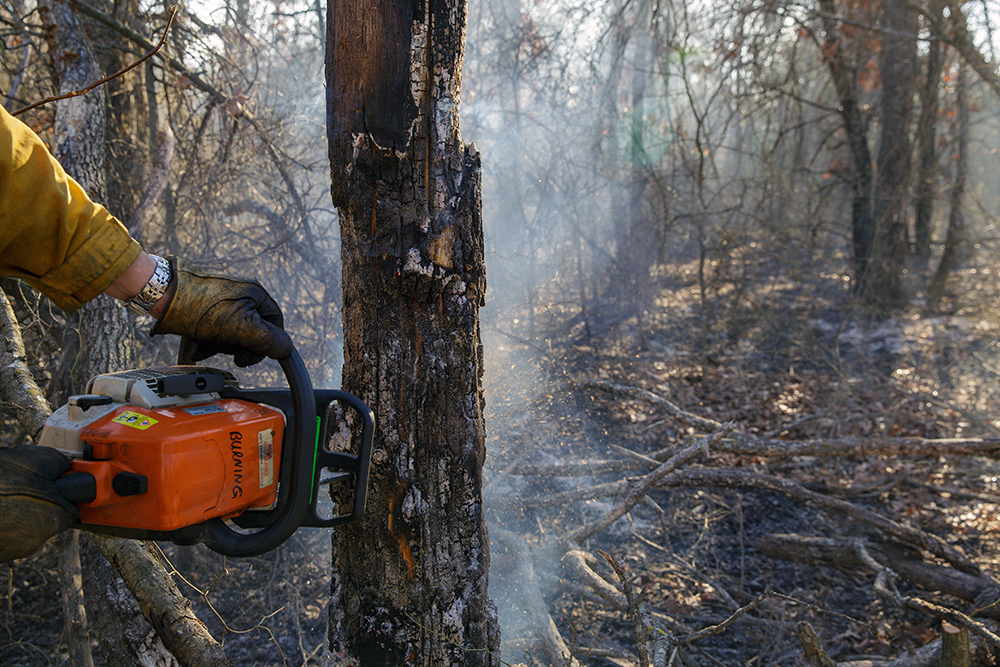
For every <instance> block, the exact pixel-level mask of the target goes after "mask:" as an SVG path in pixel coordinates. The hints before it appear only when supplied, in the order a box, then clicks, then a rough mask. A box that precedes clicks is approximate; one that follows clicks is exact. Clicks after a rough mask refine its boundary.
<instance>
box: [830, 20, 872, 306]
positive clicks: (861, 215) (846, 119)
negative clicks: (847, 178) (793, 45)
mask: <svg viewBox="0 0 1000 667" xmlns="http://www.w3.org/2000/svg"><path fill="white" fill-rule="evenodd" d="M819 6H820V9H821V11H822V15H823V21H822V24H823V32H824V35H825V37H824V41H823V47H822V55H823V61H824V62H825V63H826V66H827V69H828V70H829V71H830V78H831V79H833V85H834V88H835V89H836V91H837V99H838V100H839V102H840V118H841V122H843V124H844V134H845V135H847V144H848V146H849V148H850V153H851V164H852V170H851V194H852V199H851V248H852V251H853V252H852V258H853V268H854V277H855V279H854V288H855V291H857V292H861V291H862V289H863V285H864V282H865V276H867V275H868V265H869V262H870V260H871V254H872V247H873V242H874V236H875V220H874V218H873V217H872V184H873V178H872V156H871V151H870V149H869V148H868V124H867V122H866V121H865V119H864V117H863V116H862V114H861V109H860V105H859V100H858V89H857V85H858V82H857V79H858V71H857V65H856V64H854V63H852V62H851V59H850V57H849V55H848V53H847V48H846V46H847V45H846V38H845V37H844V36H843V35H842V34H841V32H840V30H839V28H838V22H837V19H836V17H837V3H836V2H835V1H834V0H819Z"/></svg>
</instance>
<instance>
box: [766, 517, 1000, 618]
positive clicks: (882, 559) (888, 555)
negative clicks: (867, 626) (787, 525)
mask: <svg viewBox="0 0 1000 667" xmlns="http://www.w3.org/2000/svg"><path fill="white" fill-rule="evenodd" d="M865 546H866V549H867V553H869V554H870V555H871V557H872V558H873V559H874V560H875V561H876V562H878V563H880V564H881V565H883V566H886V567H889V568H891V569H892V570H893V571H894V572H895V573H896V574H898V575H899V576H901V577H903V578H904V579H906V580H907V581H909V582H911V583H913V584H914V585H916V586H919V587H921V588H924V589H926V590H932V591H941V592H942V593H947V594H948V595H953V596H955V597H957V598H959V599H961V600H965V601H967V602H972V603H976V602H978V601H981V600H983V599H984V597H985V596H988V595H989V594H990V593H993V594H994V595H997V596H1000V584H998V583H997V582H996V581H994V580H993V579H990V578H989V577H986V576H985V575H972V574H966V573H965V572H959V571H958V570H955V569H953V568H950V567H946V566H944V565H938V564H936V563H928V562H927V561H924V560H921V559H920V558H919V553H917V552H911V553H910V554H907V553H905V552H903V551H902V550H900V549H898V548H897V549H890V548H888V546H887V545H878V544H866V545H865ZM754 548H755V549H757V550H758V551H760V552H761V553H762V554H764V555H765V556H767V557H768V558H782V559H785V560H794V561H796V562H799V563H806V564H809V565H820V566H824V567H834V568H856V567H862V566H865V563H863V562H862V560H861V558H860V555H859V553H858V551H857V549H856V547H855V544H854V540H852V539H849V538H843V537H806V536H803V535H766V536H764V537H761V538H759V539H757V540H756V541H755V542H754ZM914 556H916V557H914ZM977 606H978V605H977ZM979 615H982V616H987V617H991V618H996V617H1000V608H997V607H987V608H985V609H982V610H981V611H980V612H979Z"/></svg>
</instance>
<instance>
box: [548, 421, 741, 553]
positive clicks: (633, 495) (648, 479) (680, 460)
mask: <svg viewBox="0 0 1000 667" xmlns="http://www.w3.org/2000/svg"><path fill="white" fill-rule="evenodd" d="M731 430H732V426H731V425H725V426H722V427H721V428H719V429H718V430H717V431H715V432H714V433H712V434H711V435H709V436H707V437H705V438H703V439H702V440H700V441H699V442H698V443H696V444H694V445H692V446H690V447H688V448H686V449H683V450H681V451H679V452H677V454H675V455H674V456H672V457H671V458H670V459H668V460H667V461H665V462H664V463H662V464H661V465H660V467H658V468H657V469H656V470H654V471H653V472H651V473H649V474H648V475H646V476H645V477H643V478H641V479H639V480H637V481H636V482H633V483H630V484H629V489H628V494H627V495H626V496H625V498H623V499H622V500H621V501H620V502H619V503H618V504H617V505H616V506H615V507H614V509H612V510H611V511H610V512H608V513H607V514H605V515H604V516H603V517H601V518H600V519H598V520H597V521H595V522H593V523H591V524H588V525H585V526H581V527H580V528H577V529H576V530H574V531H573V532H572V533H570V534H569V535H567V536H566V539H567V540H568V541H570V542H576V543H577V544H579V543H581V542H583V541H584V540H585V539H587V538H588V537H591V536H593V535H596V534H597V533H599V532H601V531H602V530H604V529H605V528H607V527H608V526H610V525H611V524H613V523H614V522H615V521H617V520H618V519H620V518H621V517H623V516H625V514H626V513H628V512H629V511H630V510H631V509H632V508H633V507H635V506H636V505H638V504H639V503H640V502H642V499H643V498H645V496H646V494H647V493H649V492H650V490H652V489H653V488H655V487H656V485H657V484H658V483H659V482H660V480H662V479H663V478H664V477H665V476H667V475H669V474H670V473H672V472H674V471H675V470H677V468H679V467H681V466H682V465H685V464H686V463H689V462H690V461H692V460H694V459H695V457H697V456H699V455H701V454H707V453H708V450H709V447H711V446H712V445H713V444H714V443H716V442H718V441H719V440H720V439H722V438H723V437H724V436H725V435H726V434H727V433H729V431H731Z"/></svg>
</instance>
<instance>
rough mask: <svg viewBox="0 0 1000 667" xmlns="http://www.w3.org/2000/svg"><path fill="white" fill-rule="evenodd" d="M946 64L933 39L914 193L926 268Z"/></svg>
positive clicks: (917, 238)
mask: <svg viewBox="0 0 1000 667" xmlns="http://www.w3.org/2000/svg"><path fill="white" fill-rule="evenodd" d="M943 64H944V46H943V45H942V43H941V42H939V41H932V42H931V43H930V44H929V45H928V47H927V78H926V79H925V80H924V87H923V89H922V90H921V91H920V120H919V121H918V123H917V142H918V143H919V147H920V158H919V160H920V163H919V171H918V173H917V184H916V192H915V194H914V205H913V210H914V215H915V218H916V219H915V220H914V223H913V227H914V233H913V236H914V239H913V241H914V251H915V254H916V255H917V257H918V258H919V259H920V261H921V265H922V267H923V268H926V266H927V261H928V260H929V259H930V256H931V236H932V235H933V219H932V217H933V214H934V190H935V187H934V184H935V181H936V180H937V175H938V171H937V115H938V86H939V85H940V83H941V69H942V66H943Z"/></svg>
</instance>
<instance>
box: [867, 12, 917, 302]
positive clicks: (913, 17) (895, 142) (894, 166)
mask: <svg viewBox="0 0 1000 667" xmlns="http://www.w3.org/2000/svg"><path fill="white" fill-rule="evenodd" d="M882 24H883V27H884V33H883V34H882V59H881V71H882V104H881V114H880V123H881V135H880V141H879V152H878V164H877V166H876V178H875V190H874V197H873V204H874V215H875V237H874V239H873V247H872V259H871V261H870V262H869V265H868V275H867V277H863V278H862V290H861V297H862V299H863V300H864V301H865V302H866V303H867V304H868V305H870V306H872V307H873V308H874V309H875V310H876V312H878V313H879V314H888V312H889V311H891V310H894V309H897V308H901V307H903V306H905V305H906V301H907V296H906V285H905V284H904V282H903V275H904V271H905V269H906V257H907V254H908V252H907V250H908V248H907V240H906V237H907V234H906V227H907V219H906V214H907V207H906V193H907V187H908V184H909V180H910V170H911V159H910V153H911V141H910V116H911V112H912V110H913V97H914V93H915V88H916V86H915V82H916V72H917V67H916V61H917V39H916V37H917V12H916V10H915V9H914V8H912V7H911V6H910V5H908V4H907V3H904V2H886V3H884V5H883V9H882Z"/></svg>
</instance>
